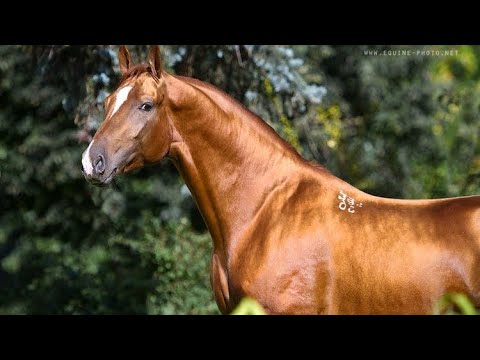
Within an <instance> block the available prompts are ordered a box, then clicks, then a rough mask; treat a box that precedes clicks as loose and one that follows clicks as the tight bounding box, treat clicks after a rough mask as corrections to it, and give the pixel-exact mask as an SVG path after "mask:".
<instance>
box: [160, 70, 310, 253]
mask: <svg viewBox="0 0 480 360" xmlns="http://www.w3.org/2000/svg"><path fill="white" fill-rule="evenodd" d="M167 92H168V94H169V95H168V96H169V101H170V107H169V108H170V113H169V116H170V117H171V121H172V122H173V124H174V129H173V132H174V134H173V136H174V142H173V143H172V145H171V149H170V152H169V157H170V158H171V159H172V160H173V162H174V164H175V165H176V167H177V168H178V170H179V172H180V173H181V175H182V176H183V178H184V180H185V182H186V184H187V186H188V187H189V189H190V191H191V193H192V195H193V196H194V198H195V200H196V202H197V204H198V207H199V208H200V211H201V213H202V215H203V217H204V219H205V221H206V223H207V226H208V228H209V231H210V233H211V235H212V238H213V241H214V251H216V252H220V253H222V254H226V253H228V251H229V248H230V246H232V245H233V244H232V242H234V241H235V239H236V237H237V236H240V235H241V234H242V230H245V229H246V227H247V226H248V225H249V224H250V223H251V222H252V220H253V219H254V217H255V215H256V213H257V212H258V211H259V209H260V208H261V207H262V205H263V204H264V202H265V200H266V199H267V197H268V196H269V194H270V193H271V191H272V190H273V189H274V188H275V187H276V186H278V185H280V184H282V183H284V182H285V181H286V180H287V179H288V177H289V176H291V174H292V173H294V172H295V171H296V168H297V167H301V166H302V164H303V166H304V163H303V160H302V159H301V157H300V156H299V155H298V154H297V153H296V152H295V151H294V150H293V149H291V147H289V146H288V145H287V144H286V143H285V142H284V141H283V140H282V139H281V138H280V137H279V136H278V135H277V134H276V133H275V132H274V131H273V129H271V128H270V127H269V126H268V125H266V124H265V123H264V122H263V121H261V120H260V119H258V118H257V117H256V116H255V115H254V114H252V113H250V112H249V111H248V110H246V109H245V108H243V107H242V106H241V105H240V104H238V103H236V102H235V101H233V100H232V99H230V98H229V97H228V96H227V95H225V94H222V93H221V92H220V91H219V90H215V89H213V88H211V87H209V86H208V85H206V84H202V83H200V82H197V81H192V80H180V79H178V78H174V77H169V78H168V82H167Z"/></svg>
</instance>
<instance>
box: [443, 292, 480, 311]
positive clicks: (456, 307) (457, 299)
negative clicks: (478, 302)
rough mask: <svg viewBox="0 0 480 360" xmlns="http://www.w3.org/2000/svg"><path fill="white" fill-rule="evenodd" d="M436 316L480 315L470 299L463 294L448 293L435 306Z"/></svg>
mask: <svg viewBox="0 0 480 360" xmlns="http://www.w3.org/2000/svg"><path fill="white" fill-rule="evenodd" d="M433 314H434V315H480V312H477V311H476V310H475V306H474V305H473V304H472V302H471V301H470V299H469V298H468V297H467V296H466V295H465V294H461V293H448V294H445V295H444V296H442V298H441V299H440V300H439V301H438V302H437V303H436V304H435V307H434V309H433Z"/></svg>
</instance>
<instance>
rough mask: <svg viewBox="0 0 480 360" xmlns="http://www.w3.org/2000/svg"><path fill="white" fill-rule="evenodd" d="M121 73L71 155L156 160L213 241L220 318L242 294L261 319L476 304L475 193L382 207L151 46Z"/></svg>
mask: <svg viewBox="0 0 480 360" xmlns="http://www.w3.org/2000/svg"><path fill="white" fill-rule="evenodd" d="M118 57H119V66H120V72H121V75H122V77H121V79H120V83H119V86H118V88H117V89H116V90H115V91H114V92H113V93H112V94H111V95H110V96H108V97H107V98H106V100H105V119H104V121H103V122H102V124H101V126H100V127H99V128H98V130H97V132H96V133H95V135H94V137H93V139H92V141H91V143H90V144H89V146H88V148H87V149H86V150H85V152H84V153H83V155H82V171H83V174H84V176H85V178H86V180H87V181H88V182H90V183H92V184H95V185H98V186H107V185H108V184H110V182H111V181H112V179H113V178H114V177H115V176H117V175H119V174H126V173H129V172H131V171H132V170H134V169H138V168H140V167H142V166H144V165H146V164H156V163H158V162H159V161H160V160H162V159H163V158H164V157H167V158H169V159H170V160H171V161H172V162H173V164H174V165H175V167H176V168H177V169H178V171H179V173H180V175H181V176H182V177H183V179H184V181H185V183H186V185H187V186H188V188H189V190H190V192H191V194H192V197H193V198H194V200H195V202H196V204H197V206H198V208H199V210H200V212H201V214H202V217H203V219H204V221H205V223H206V225H207V227H208V231H209V232H210V235H211V238H212V240H213V254H212V257H211V264H210V282H211V286H212V289H213V292H214V297H215V300H216V303H217V305H218V307H219V309H220V311H221V312H222V313H223V314H228V313H230V312H231V311H232V310H233V309H234V308H235V306H236V305H237V304H238V303H239V302H240V300H241V299H242V298H244V297H250V298H253V299H255V300H256V301H258V302H259V303H260V305H261V306H263V308H264V309H265V311H266V312H267V313H269V314H430V313H431V312H432V307H433V306H434V304H435V303H436V302H437V301H438V300H439V299H440V298H441V297H442V295H444V294H446V293H450V292H459V293H464V294H466V295H467V296H469V297H470V298H471V299H472V301H473V302H474V304H475V306H477V307H478V306H480V197H479V196H468V197H456V198H445V199H429V200H403V199H389V198H382V197H377V196H373V195H370V194H367V193H365V192H363V191H361V190H359V189H357V188H355V187H354V186H352V185H350V184H348V183H347V182H345V181H343V180H341V179H340V178H338V177H336V176H334V175H333V174H332V173H330V172H329V171H328V170H327V169H326V168H324V167H322V166H320V165H318V164H315V163H313V162H309V161H307V160H305V159H304V158H302V157H301V156H300V155H299V154H298V153H297V152H296V151H295V150H294V149H293V147H292V146H290V145H289V144H288V143H287V142H286V141H284V140H283V139H282V138H281V137H280V136H279V135H278V134H277V133H276V132H275V131H274V130H273V129H272V128H271V127H270V126H269V125H267V123H266V122H265V121H263V120H262V119H261V118H260V117H258V116H257V115H256V114H254V113H253V112H251V111H250V110H248V109H247V108H246V107H244V106H243V105H242V104H241V103H240V102H237V101H236V100H235V99H233V98H232V97H230V96H229V95H228V94H226V93H224V92H222V91H221V90H219V89H218V88H216V87H214V86H213V85H210V84H208V83H205V82H202V81H200V80H196V79H193V78H189V77H182V76H176V75H173V74H170V73H168V72H166V71H165V70H164V69H163V67H162V61H161V53H160V47H159V46H157V45H155V46H150V48H149V54H148V62H147V63H141V64H134V63H133V62H132V59H131V57H130V54H129V52H128V50H127V48H126V47H125V46H120V47H119V52H118Z"/></svg>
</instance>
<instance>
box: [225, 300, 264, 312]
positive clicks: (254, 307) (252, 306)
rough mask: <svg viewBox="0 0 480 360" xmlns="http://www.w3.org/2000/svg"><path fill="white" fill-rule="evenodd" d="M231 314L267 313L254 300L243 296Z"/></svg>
mask: <svg viewBox="0 0 480 360" xmlns="http://www.w3.org/2000/svg"><path fill="white" fill-rule="evenodd" d="M231 315H267V313H266V312H265V310H264V309H263V307H262V306H261V305H260V304H259V303H258V302H257V301H256V300H254V299H252V298H243V299H242V301H240V304H238V306H237V307H236V308H235V310H233V311H232V313H231Z"/></svg>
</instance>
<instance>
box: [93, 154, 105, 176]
mask: <svg viewBox="0 0 480 360" xmlns="http://www.w3.org/2000/svg"><path fill="white" fill-rule="evenodd" d="M93 165H94V166H95V171H96V172H97V174H100V175H102V174H103V173H104V172H105V158H104V157H103V155H98V157H97V158H96V159H95V163H94V164H93Z"/></svg>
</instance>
